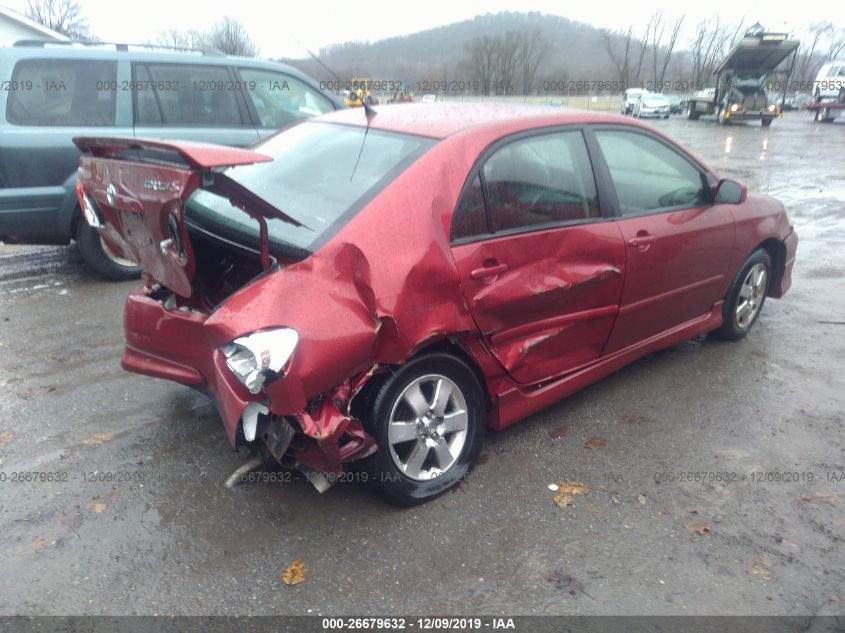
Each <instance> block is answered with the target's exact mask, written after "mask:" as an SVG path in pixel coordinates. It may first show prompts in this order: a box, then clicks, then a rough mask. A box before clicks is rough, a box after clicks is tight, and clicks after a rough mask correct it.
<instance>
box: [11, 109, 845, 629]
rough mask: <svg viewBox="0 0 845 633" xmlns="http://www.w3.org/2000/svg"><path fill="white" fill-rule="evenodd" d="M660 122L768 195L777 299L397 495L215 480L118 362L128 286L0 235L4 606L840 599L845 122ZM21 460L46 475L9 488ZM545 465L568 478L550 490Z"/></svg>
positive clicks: (223, 454) (236, 461)
mask: <svg viewBox="0 0 845 633" xmlns="http://www.w3.org/2000/svg"><path fill="white" fill-rule="evenodd" d="M655 125H656V126H657V127H659V128H661V129H665V130H666V131H667V132H668V133H669V134H670V135H672V136H673V137H675V138H676V139H678V140H679V141H681V142H682V143H684V144H686V145H687V146H689V147H691V148H693V149H694V150H695V151H696V152H697V153H698V154H699V155H700V156H702V157H703V158H704V159H705V160H707V161H708V162H710V163H711V164H712V165H714V166H715V167H716V168H717V170H719V171H721V172H722V173H723V174H725V175H727V176H733V177H736V178H740V179H744V180H746V181H747V182H748V183H749V188H750V189H751V190H752V191H753V190H757V191H763V192H766V193H769V194H771V195H773V196H775V197H778V198H780V199H781V200H782V201H783V202H784V203H785V204H786V205H787V207H788V209H789V211H790V214H791V217H792V218H793V221H794V223H795V224H796V227H797V229H798V231H799V235H800V240H801V241H800V244H799V251H798V262H797V265H796V269H795V273H794V285H793V288H792V290H791V292H790V293H789V294H788V295H787V296H786V298H785V299H783V300H780V301H774V300H769V301H768V302H767V303H766V305H765V308H764V312H763V315H762V318H761V320H760V321H758V323H757V324H756V325H755V327H754V330H753V331H752V333H751V335H750V336H749V337H748V338H747V339H746V340H744V341H741V342H739V343H733V344H731V343H723V342H718V341H714V340H709V339H704V338H702V339H696V340H692V341H688V342H686V343H683V344H681V345H678V346H676V347H673V348H671V349H668V350H665V351H663V352H660V353H657V354H653V355H651V356H648V357H646V358H644V359H642V360H640V361H639V362H637V363H635V364H634V365H631V366H629V367H628V368H626V369H624V370H622V371H620V372H618V373H617V374H615V375H613V376H611V377H609V378H607V379H605V380H603V381H602V382H600V383H598V384H596V385H594V386H593V387H591V388H589V389H587V390H585V391H583V392H581V393H579V394H576V395H575V396H573V397H571V398H569V399H568V400H566V401H563V402H561V403H559V404H557V405H555V406H553V407H551V408H549V409H547V410H545V411H543V412H541V413H540V414H537V415H534V416H532V417H531V418H529V419H527V420H526V421H524V422H523V423H521V424H520V425H518V426H515V427H513V428H512V429H510V430H508V431H506V432H503V433H499V434H495V435H490V436H488V440H487V442H486V446H485V449H484V451H483V456H482V460H481V462H482V463H481V464H480V465H479V466H478V467H477V468H476V470H475V471H474V473H473V474H472V475H471V476H470V477H469V479H468V481H466V482H465V483H464V484H463V485H462V486H461V487H460V488H459V489H458V490H457V491H455V492H452V493H449V494H447V495H446V496H444V497H441V498H440V499H438V500H436V501H434V502H432V503H429V504H427V505H424V506H421V507H418V508H413V509H405V510H403V509H397V508H394V507H391V506H388V505H386V504H384V503H382V502H381V501H380V500H378V499H377V498H376V497H374V496H373V495H372V494H371V493H370V491H368V490H367V489H366V488H365V487H363V486H360V485H355V484H339V485H336V486H335V487H334V488H333V489H331V490H329V491H328V492H327V493H325V494H323V495H319V494H318V493H317V492H316V491H315V490H314V489H313V488H312V487H311V485H310V484H309V483H307V482H306V481H304V480H296V481H293V482H290V483H285V484H265V483H254V484H246V485H243V486H241V487H239V488H236V489H234V490H229V489H226V488H224V487H223V482H224V481H225V480H226V478H227V477H228V476H229V474H230V473H231V472H232V471H233V470H234V469H235V468H237V467H238V466H239V465H240V464H241V463H242V459H243V457H242V456H238V455H237V454H234V453H233V452H232V451H231V449H230V447H229V444H228V442H227V440H226V437H225V435H224V432H223V427H222V424H221V423H220V421H219V419H218V417H217V414H216V410H215V409H214V407H213V406H212V405H211V404H210V403H209V402H208V401H207V400H206V399H205V398H204V397H203V396H202V395H199V394H197V393H195V392H193V391H191V390H189V389H188V388H185V387H181V386H179V385H176V384H173V383H168V382H164V381H158V380H154V379H149V378H145V377H140V376H136V375H131V374H127V373H124V372H123V371H122V370H121V368H120V365H119V359H120V355H121V351H122V343H123V334H122V321H121V311H122V300H123V297H124V296H125V294H126V293H127V292H128V291H129V290H130V289H131V288H132V287H133V286H134V285H135V284H134V283H126V284H113V283H108V282H102V281H100V280H98V279H96V278H95V277H94V276H93V274H90V273H88V272H87V270H86V269H85V268H84V266H83V265H82V264H81V262H80V260H79V256H78V254H77V253H76V252H75V250H74V249H73V248H72V247H62V248H56V247H50V248H47V247H20V246H17V247H10V246H0V473H5V474H4V475H3V474H0V479H4V480H5V481H0V569H2V570H3V571H2V573H0V614H307V613H313V614H317V613H320V614H335V615H336V614H347V615H350V614H361V615H371V614H390V613H426V614H479V613H481V614H495V613H508V614H533V613H540V614H570V613H578V614H612V613H625V614H794V615H809V614H831V613H840V614H841V613H843V612H844V611H845V544H843V539H845V448H843V447H845V444H844V443H843V437H845V436H843V430H845V423H843V413H844V412H845V379H843V375H842V372H843V368H845V360H843V359H845V344H843V343H844V341H843V334H845V293H843V289H845V288H843V283H844V281H845V248H843V246H845V233H843V229H845V169H843V149H845V121H843V122H842V123H836V124H829V125H820V124H814V123H813V122H812V121H811V119H810V118H809V117H808V116H807V115H804V114H801V113H790V114H788V115H787V116H786V117H785V118H784V119H783V120H781V121H777V122H775V124H774V125H773V126H772V127H771V128H770V129H769V130H765V129H762V128H760V127H759V126H758V125H751V124H749V125H747V126H746V125H737V126H731V127H725V128H722V127H718V126H717V125H716V124H715V123H714V122H711V121H704V120H702V121H699V122H687V121H686V120H683V119H681V118H672V119H670V120H668V121H662V120H661V121H657V122H656V123H655ZM592 438H600V440H602V441H593V442H590V444H591V446H592V447H591V448H588V447H587V446H586V444H587V443H588V442H589V441H590V440H591V439H592ZM36 471H37V472H47V473H58V475H57V476H58V478H60V479H63V480H62V481H45V482H41V481H32V482H26V481H24V482H12V481H11V480H12V477H13V473H19V472H36ZM783 472H786V473H790V474H789V475H786V476H781V475H776V474H771V475H767V474H766V473H783ZM96 473H122V474H119V475H118V477H120V478H121V480H120V481H112V482H105V481H97V478H98V475H97V474H96ZM687 473H692V475H689V476H688V475H687ZM694 473H704V475H703V477H704V481H696V479H701V477H702V475H698V476H696V475H695V474H694ZM707 473H729V474H728V475H727V477H728V478H733V479H734V480H733V481H729V482H725V481H722V480H720V481H710V478H711V477H715V476H711V475H707ZM730 473H735V474H730ZM752 473H764V474H763V475H762V476H760V475H753V474H752ZM54 477H56V475H54ZM92 478H93V479H94V481H91V479H92ZM723 478H724V475H723V476H720V479H723ZM811 478H812V480H810V479H811ZM840 478H842V479H841V480H840ZM127 479H128V480H127ZM758 479H763V481H758ZM766 479H771V480H770V481H766ZM774 479H781V481H774ZM559 481H582V482H585V483H587V484H588V485H589V486H590V488H589V491H588V494H587V495H585V496H579V497H576V498H575V501H574V506H572V507H569V508H560V507H557V506H556V505H555V504H554V503H553V500H552V498H553V493H552V492H550V490H549V489H548V487H547V486H548V485H549V484H551V483H553V482H559ZM297 558H300V559H302V560H304V562H305V566H306V567H307V568H308V569H309V570H310V571H309V572H308V574H307V575H306V577H305V581H304V582H302V583H301V584H299V585H297V586H295V587H288V586H285V585H284V584H283V583H282V582H281V579H280V576H281V574H282V572H283V571H284V569H285V567H286V566H287V565H288V564H289V563H290V562H291V561H292V560H293V559H297Z"/></svg>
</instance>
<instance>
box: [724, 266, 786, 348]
mask: <svg viewBox="0 0 845 633" xmlns="http://www.w3.org/2000/svg"><path fill="white" fill-rule="evenodd" d="M771 277H772V259H771V257H769V254H768V253H767V252H766V251H764V250H763V249H759V250H756V251H754V252H753V253H752V254H751V257H749V258H748V259H747V260H745V263H744V264H743V265H742V268H740V270H739V274H737V276H736V278H735V279H734V281H733V284H731V288H730V290H729V291H728V294H727V295H726V296H725V304H724V306H723V308H722V319H723V323H722V326H721V327H720V328H719V329H718V330H716V331H715V332H714V334H715V335H716V336H718V337H719V338H723V339H726V340H729V341H737V340H739V339H741V338H743V337H744V336H745V335H746V334H748V332H749V330H751V326H752V325H754V323H755V321H757V318H758V317H759V316H760V311H761V310H762V309H763V304H764V303H765V301H766V293H767V292H768V290H769V283H770V280H771Z"/></svg>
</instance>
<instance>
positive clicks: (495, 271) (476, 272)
mask: <svg viewBox="0 0 845 633" xmlns="http://www.w3.org/2000/svg"><path fill="white" fill-rule="evenodd" d="M485 263H486V262H485ZM507 269H508V265H507V264H499V263H490V264H489V265H486V266H482V267H481V268H475V269H473V271H472V272H470V274H469V276H470V277H471V278H472V279H484V278H485V277H495V276H496V275H501V274H502V273H503V272H505V271H506V270H507Z"/></svg>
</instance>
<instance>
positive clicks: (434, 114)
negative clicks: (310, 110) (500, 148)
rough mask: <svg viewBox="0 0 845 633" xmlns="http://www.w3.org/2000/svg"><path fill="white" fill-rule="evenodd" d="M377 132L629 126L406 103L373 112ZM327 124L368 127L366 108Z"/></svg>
mask: <svg viewBox="0 0 845 633" xmlns="http://www.w3.org/2000/svg"><path fill="white" fill-rule="evenodd" d="M373 109H374V110H375V111H376V113H377V114H376V115H375V116H374V117H373V118H372V120H371V122H370V126H371V127H372V128H373V129H378V130H388V131H392V132H404V133H407V134H416V135H419V136H429V137H432V138H440V139H443V138H446V137H448V136H453V135H455V134H458V133H461V132H466V131H469V130H475V131H488V132H494V131H497V130H500V131H502V132H503V133H512V132H515V131H519V130H521V129H524V130H530V129H532V128H539V127H550V126H554V125H567V124H579V123H607V122H610V123H620V122H623V123H628V124H630V123H631V121H630V119H628V118H626V117H622V116H619V115H613V114H605V113H597V112H589V111H583V112H581V111H564V110H561V108H559V107H554V106H542V105H522V104H519V105H514V104H507V103H442V102H441V103H424V104H423V103H402V104H392V105H384V106H375V107H374V108H373ZM316 120H318V121H325V122H327V123H342V124H346V125H359V126H365V125H367V117H366V113H365V111H364V108H361V107H358V108H347V109H345V110H338V111H336V112H331V113H329V114H325V115H323V116H321V117H319V118H318V119H316Z"/></svg>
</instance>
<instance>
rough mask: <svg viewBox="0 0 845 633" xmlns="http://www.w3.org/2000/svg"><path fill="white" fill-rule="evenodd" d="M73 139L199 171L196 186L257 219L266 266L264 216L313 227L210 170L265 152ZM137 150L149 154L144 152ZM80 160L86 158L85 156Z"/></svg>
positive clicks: (107, 153)
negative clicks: (198, 179)
mask: <svg viewBox="0 0 845 633" xmlns="http://www.w3.org/2000/svg"><path fill="white" fill-rule="evenodd" d="M73 142H74V143H75V144H76V146H77V147H78V148H79V149H80V150H82V152H83V153H85V154H88V155H90V156H91V157H92V158H102V159H106V160H108V159H113V160H125V161H130V162H140V163H153V164H159V165H160V164H161V163H162V162H165V163H173V166H174V167H175V168H181V169H190V170H192V171H196V172H200V174H201V181H200V183H201V184H200V185H199V186H201V188H202V189H204V190H206V191H211V192H213V193H216V194H217V195H219V196H222V197H224V198H227V199H228V200H229V202H230V203H231V204H232V205H233V206H235V207H238V208H239V209H241V210H243V211H244V212H245V213H247V214H248V215H250V216H252V217H253V218H255V220H257V221H258V223H259V225H260V227H261V261H262V263H263V265H264V268H265V269H266V268H268V267H269V265H270V263H269V262H270V256H269V235H268V229H267V222H266V220H267V219H273V218H275V219H279V220H282V221H283V222H287V223H288V224H292V225H293V226H297V227H300V226H301V227H304V228H306V229H308V230H313V229H311V228H310V227H308V226H306V225H304V224H302V222H300V221H298V220H296V219H294V218H292V217H291V216H289V215H288V214H287V213H285V212H284V211H282V210H281V209H279V208H278V207H276V206H274V205H272V204H270V203H269V202H267V201H266V200H264V199H263V198H262V197H261V196H259V195H257V194H256V193H254V192H253V191H251V190H249V189H247V188H246V187H244V186H243V185H241V184H240V183H239V182H237V181H236V180H233V179H232V178H230V177H229V176H227V175H226V174H225V173H222V172H219V171H212V170H213V169H215V168H222V167H235V166H238V165H252V164H254V163H267V162H270V161H272V160H273V158H272V157H271V156H267V155H266V154H261V153H259V152H254V151H252V150H249V149H241V148H238V147H229V146H227V145H214V144H211V143H195V142H191V141H164V140H159V139H146V138H134V137H120V136H77V137H74V139H73ZM132 152H139V154H135V155H132V154H131V153H132ZM140 152H148V153H150V154H149V155H143V154H141V153H140ZM127 153H130V155H128V156H127ZM83 160H85V159H84V157H83Z"/></svg>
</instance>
